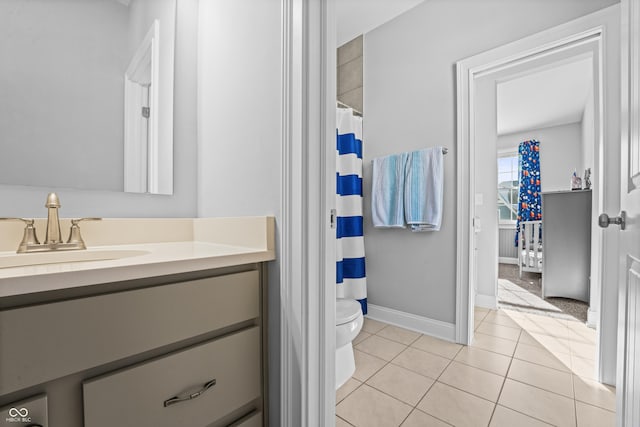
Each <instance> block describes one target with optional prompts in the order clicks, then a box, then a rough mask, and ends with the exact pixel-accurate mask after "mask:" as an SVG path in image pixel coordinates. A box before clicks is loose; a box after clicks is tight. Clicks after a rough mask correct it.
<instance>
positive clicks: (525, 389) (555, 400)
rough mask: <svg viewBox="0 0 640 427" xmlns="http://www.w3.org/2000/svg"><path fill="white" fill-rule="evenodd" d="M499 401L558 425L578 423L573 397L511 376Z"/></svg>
mask: <svg viewBox="0 0 640 427" xmlns="http://www.w3.org/2000/svg"><path fill="white" fill-rule="evenodd" d="M498 403H499V404H500V405H502V406H506V407H507V408H510V409H513V410H515V411H518V412H521V413H523V414H525V415H529V416H530V417H534V418H538V419H540V420H542V421H545V422H547V423H549V424H552V425H555V426H558V427H574V426H575V425H576V413H575V408H574V401H573V399H569V398H568V397H564V396H561V395H559V394H556V393H551V392H549V391H546V390H542V389H539V388H537V387H533V386H530V385H527V384H523V383H520V382H517V381H514V380H511V379H509V378H507V379H506V381H505V383H504V387H503V388H502V393H500V399H499V400H498Z"/></svg>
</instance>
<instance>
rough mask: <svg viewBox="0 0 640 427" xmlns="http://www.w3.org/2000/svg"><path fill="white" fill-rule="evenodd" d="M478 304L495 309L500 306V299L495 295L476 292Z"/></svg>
mask: <svg viewBox="0 0 640 427" xmlns="http://www.w3.org/2000/svg"><path fill="white" fill-rule="evenodd" d="M475 301H476V306H477V307H484V308H490V309H492V310H495V309H497V308H498V299H497V298H496V297H495V296H494V295H482V294H476V300H475Z"/></svg>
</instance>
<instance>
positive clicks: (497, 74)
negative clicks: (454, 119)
mask: <svg viewBox="0 0 640 427" xmlns="http://www.w3.org/2000/svg"><path fill="white" fill-rule="evenodd" d="M616 12H617V10H616V9H615V8H608V9H604V10H602V11H599V12H595V13H593V14H591V15H587V16H584V17H582V18H579V19H576V20H574V21H571V22H569V23H567V24H563V25H560V26H558V27H554V28H552V29H549V30H547V31H545V32H542V33H539V34H536V35H533V36H529V37H526V38H524V39H522V40H519V41H517V42H513V43H510V44H507V45H504V46H501V47H498V48H495V49H493V50H491V51H487V52H484V53H482V54H479V55H476V56H473V57H470V58H467V59H465V60H462V61H459V62H458V69H457V71H458V73H457V75H458V182H459V183H460V184H459V188H458V203H457V206H458V259H457V269H458V272H457V295H456V300H457V312H456V340H457V341H458V342H460V343H463V344H468V343H471V342H472V341H473V338H474V333H475V332H474V330H475V327H476V326H478V319H476V318H475V317H476V316H477V312H476V310H475V308H476V306H480V307H490V308H494V309H495V308H497V304H498V301H497V298H496V296H497V288H498V286H497V283H498V262H497V261H498V254H497V252H498V215H497V207H496V204H495V203H496V200H497V195H496V193H497V188H496V187H497V186H496V184H497V182H498V179H497V166H496V165H497V147H496V145H495V144H496V141H497V117H496V115H497V107H496V105H497V92H498V91H497V86H498V84H500V83H501V82H508V81H510V80H513V79H516V78H518V77H522V76H526V75H528V74H530V73H531V71H532V69H533V70H541V69H543V68H544V67H552V64H555V65H557V64H559V63H561V61H566V63H568V62H572V61H575V60H576V59H577V58H580V56H581V55H584V57H585V58H586V57H588V56H589V55H591V56H592V58H593V80H594V82H595V83H594V105H595V108H594V110H595V111H594V135H595V137H594V140H595V145H594V146H595V149H594V159H593V165H594V167H593V169H592V178H591V179H592V190H591V192H592V201H593V203H592V212H591V219H590V221H591V227H590V228H591V248H593V249H594V250H593V251H592V253H593V254H594V258H597V259H591V263H590V267H591V268H590V276H591V277H590V282H589V285H588V289H589V304H590V310H589V312H588V314H587V317H588V320H589V317H591V318H592V319H594V320H595V322H596V323H597V325H598V330H597V333H596V334H595V335H596V339H595V341H596V342H595V345H594V346H593V348H592V350H593V351H592V352H591V353H593V356H592V358H593V364H592V367H593V373H594V378H595V379H597V380H598V381H600V382H604V383H606V384H615V366H616V342H615V337H616V328H617V318H616V314H617V311H616V310H617V309H616V304H615V302H616V299H615V290H614V289H613V288H612V287H610V286H604V285H601V284H609V283H616V282H617V271H616V268H615V265H616V262H617V260H615V259H614V257H613V256H611V254H612V253H615V250H616V248H617V246H616V241H615V236H610V235H608V234H605V233H603V232H602V230H600V229H599V228H598V223H597V217H598V214H599V212H602V211H603V210H606V208H607V207H608V206H611V205H614V204H616V203H617V199H616V196H617V193H618V191H619V189H618V188H617V186H616V183H618V182H619V174H618V171H617V170H616V167H615V164H614V162H613V160H614V159H615V160H616V162H617V161H618V159H619V147H618V146H617V145H616V144H615V143H610V142H609V141H616V140H618V138H619V127H618V126H617V121H616V120H617V119H616V117H617V115H616V112H617V111H619V105H620V104H619V97H618V94H617V92H616V91H615V88H616V87H617V76H619V63H618V62H617V53H618V50H619V46H618V41H619V40H618V39H617V38H616V37H615V35H616V34H617V33H616V30H617V28H618V25H619V22H618V18H619V16H618V15H617V13H616ZM605 32H606V34H607V36H606V37H605ZM487 135H489V137H487ZM491 135H493V136H491ZM535 137H536V136H535V135H534V136H533V138H535ZM539 138H540V139H541V138H542V137H539ZM605 148H606V149H605ZM487 153H488V154H487ZM483 156H485V157H483ZM482 159H484V161H481V160H482ZM576 168H577V167H576ZM479 169H490V171H491V172H490V173H485V174H484V178H483V174H480V173H479ZM576 172H577V171H576ZM562 173H563V174H564V173H565V172H562ZM576 174H577V173H576ZM487 176H488V177H489V178H487ZM481 178H482V179H487V180H488V181H487V182H489V184H488V186H487V187H486V188H490V190H487V191H486V192H485V191H478V188H481V186H482V183H480V182H478V180H479V179H481ZM570 178H571V175H569V176H568V177H566V178H565V179H567V181H565V182H570V181H569V180H570ZM542 179H544V177H543V178H542ZM565 185H567V184H565ZM605 190H607V191H606V192H605ZM569 191H570V190H569ZM485 193H486V194H485ZM587 210H588V208H587ZM547 213H548V212H547ZM547 228H549V227H547ZM549 229H550V228H549ZM549 229H548V230H547V232H548V231H550V230H549ZM542 233H545V227H542ZM483 240H487V241H488V243H483ZM527 240H529V239H527ZM531 240H534V239H533V233H532V238H531ZM543 240H544V236H543ZM486 248H489V249H486ZM543 251H544V250H543ZM564 252H565V253H568V252H569V250H568V249H567V248H565V249H564ZM526 253H528V251H527V252H526ZM533 259H536V254H535V252H534V256H533ZM545 259H546V256H545V254H544V252H543V254H542V260H543V265H544V260H545ZM483 269H485V270H487V269H488V270H490V271H489V272H488V273H487V272H486V271H482V270H483ZM485 274H486V275H485ZM491 275H492V276H491ZM480 277H483V278H486V277H492V278H490V279H488V280H487V279H483V280H479V278H480ZM542 277H544V274H543V275H542ZM542 280H543V281H544V279H542ZM541 289H542V284H541ZM483 310H486V309H483ZM483 310H480V311H483ZM516 313H517V312H516ZM481 314H482V313H481ZM581 326H584V325H581ZM590 369H591V368H590Z"/></svg>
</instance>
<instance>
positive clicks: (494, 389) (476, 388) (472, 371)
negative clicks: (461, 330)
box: [438, 361, 504, 402]
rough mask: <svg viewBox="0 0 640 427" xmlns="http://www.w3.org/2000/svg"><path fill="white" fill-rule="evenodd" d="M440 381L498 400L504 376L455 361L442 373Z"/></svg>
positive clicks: (485, 397) (494, 400)
mask: <svg viewBox="0 0 640 427" xmlns="http://www.w3.org/2000/svg"><path fill="white" fill-rule="evenodd" d="M438 381H440V382H442V383H445V384H448V385H450V386H452V387H455V388H458V389H460V390H463V391H466V392H468V393H471V394H475V395H476V396H478V397H482V398H483V399H487V400H490V401H492V402H496V401H497V400H498V396H499V395H500V389H501V388H502V382H503V381H504V377H502V376H500V375H496V374H492V373H491V372H487V371H483V370H482V369H478V368H474V367H473V366H469V365H464V364H462V363H458V362H456V361H453V362H451V364H450V365H449V366H447V369H445V371H444V372H443V373H442V375H440V378H438Z"/></svg>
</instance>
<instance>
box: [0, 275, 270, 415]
mask: <svg viewBox="0 0 640 427" xmlns="http://www.w3.org/2000/svg"><path fill="white" fill-rule="evenodd" d="M265 277H266V267H264V265H262V264H251V265H246V266H238V267H233V268H231V269H229V268H227V269H221V270H209V271H207V272H200V273H197V272H196V273H188V274H185V275H182V276H178V277H172V278H171V281H170V282H168V283H165V281H167V278H164V279H163V278H149V279H145V280H141V281H135V282H131V283H124V284H122V283H120V284H110V285H105V286H94V288H95V290H93V291H92V290H87V289H83V290H82V293H83V294H82V295H73V292H71V293H70V294H69V295H65V298H62V299H60V296H59V295H56V296H53V297H49V298H53V300H50V301H47V300H44V301H40V302H37V303H33V302H30V303H29V304H23V305H21V304H18V306H16V307H10V308H5V309H2V310H0V407H2V406H5V405H10V404H11V403H12V402H17V401H21V400H24V399H27V398H29V397H31V396H34V395H42V394H45V395H46V396H47V397H48V402H49V406H51V405H55V406H56V407H54V408H51V409H52V410H50V411H49V424H48V425H45V426H44V427H82V426H85V427H115V426H118V427H126V426H132V427H133V426H135V427H141V426H149V427H152V426H153V427H163V426H166V427H175V426H182V425H185V426H186V425H189V426H193V427H211V426H216V427H217V426H227V425H246V426H253V425H256V426H258V425H260V426H261V425H266V421H264V418H265V416H264V414H265V405H264V401H265V394H266V388H267V387H266V372H265V366H266V365H265V360H266V355H265V352H264V349H265V348H266V334H265V333H264V329H263V322H264V320H265V318H266V317H265V314H266V309H265V305H264V299H263V298H262V295H263V294H264V287H265ZM114 287H115V288H114ZM113 289H117V290H115V291H113ZM205 385H206V387H205ZM165 402H168V403H167V404H165ZM63 412H64V415H62V413H63ZM187 420H188V421H187Z"/></svg>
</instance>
